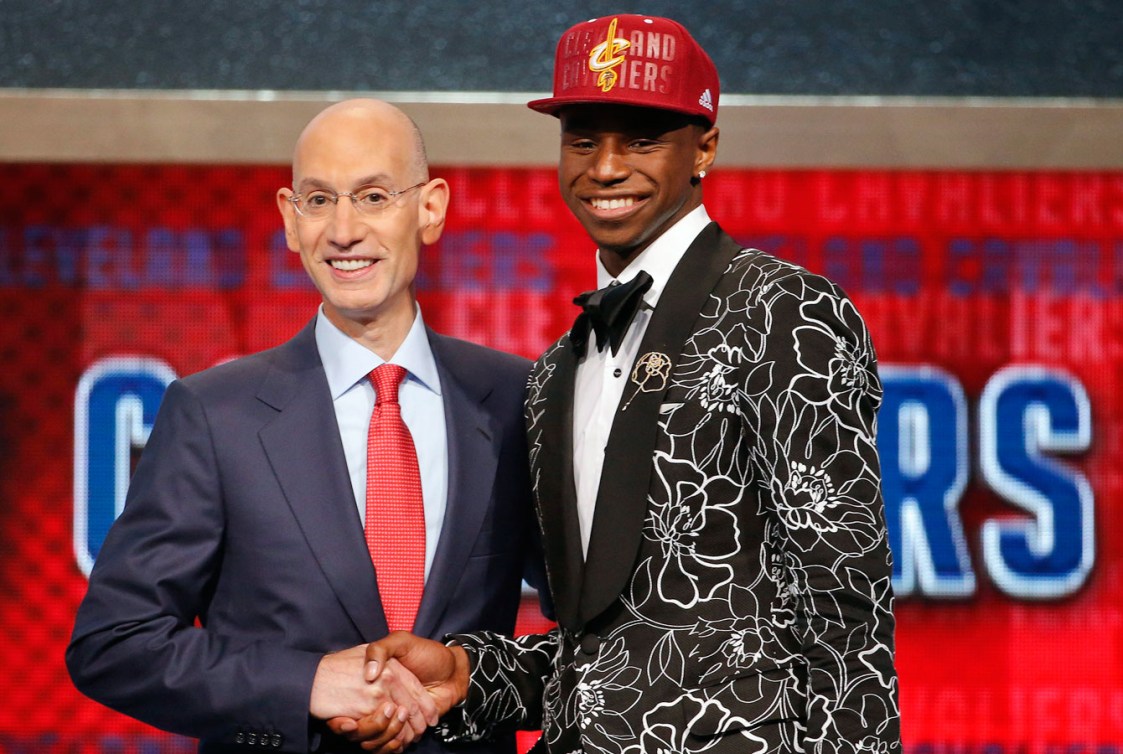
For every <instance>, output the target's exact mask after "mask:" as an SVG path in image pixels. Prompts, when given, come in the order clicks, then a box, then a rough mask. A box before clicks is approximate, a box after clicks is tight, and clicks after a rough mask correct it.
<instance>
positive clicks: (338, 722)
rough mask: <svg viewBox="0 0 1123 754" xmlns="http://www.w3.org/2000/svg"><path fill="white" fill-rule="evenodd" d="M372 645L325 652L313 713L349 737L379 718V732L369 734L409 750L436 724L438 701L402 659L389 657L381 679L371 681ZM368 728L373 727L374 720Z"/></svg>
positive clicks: (315, 687) (314, 689) (318, 670)
mask: <svg viewBox="0 0 1123 754" xmlns="http://www.w3.org/2000/svg"><path fill="white" fill-rule="evenodd" d="M366 646H367V645H362V644H360V645H359V646H356V647H351V648H350V649H345V650H342V651H340V652H333V653H331V654H327V655H324V657H323V659H321V660H320V664H319V666H318V667H317V668H316V677H315V679H314V680H313V682H312V697H311V701H310V703H309V712H310V714H311V715H312V717H315V718H317V719H319V720H328V721H330V722H329V727H330V728H331V729H332V730H334V731H335V732H336V733H341V734H343V735H348V734H349V733H350V732H351V730H353V729H355V728H357V727H358V721H360V720H368V721H375V720H377V721H378V726H377V727H378V734H377V735H374V734H371V735H368V736H365V737H364V738H365V739H373V738H378V739H379V740H381V741H383V742H385V741H397V742H398V743H399V744H400V746H399V747H398V748H404V746H405V745H406V744H408V743H410V742H411V741H412V740H413V739H415V738H417V737H419V736H420V735H421V734H422V733H423V732H424V731H425V729H426V727H428V726H431V725H436V723H437V718H438V714H439V713H438V709H437V704H436V702H435V700H434V699H433V698H432V696H431V694H430V693H428V690H427V689H426V688H425V687H424V686H422V685H421V683H420V682H418V680H417V678H416V677H415V676H414V675H413V674H412V673H410V672H409V671H408V670H406V669H405V668H403V667H402V666H401V665H399V664H398V662H397V661H396V660H393V659H389V658H388V659H387V660H386V665H387V667H386V672H384V673H382V674H380V677H379V678H378V679H376V680H374V681H367V680H365V679H364V671H365V662H366V657H367V653H366ZM367 727H373V726H372V725H371V723H368V726H367ZM349 737H350V736H349ZM389 750H397V749H393V748H391V749H389Z"/></svg>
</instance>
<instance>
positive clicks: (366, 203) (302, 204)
mask: <svg viewBox="0 0 1123 754" xmlns="http://www.w3.org/2000/svg"><path fill="white" fill-rule="evenodd" d="M426 183H427V181H422V182H421V183H416V184H414V185H413V186H410V187H409V188H404V189H402V190H401V191H387V190H386V189H384V188H376V187H371V188H365V189H359V190H358V191H344V192H341V193H338V194H337V193H335V192H334V191H328V190H327V189H316V190H315V191H309V192H308V193H306V194H293V195H292V196H290V197H289V201H290V202H292V205H293V206H294V207H296V211H297V212H298V213H299V214H300V216H301V217H307V218H308V219H310V220H322V219H324V218H325V217H327V216H328V215H330V214H331V213H332V212H334V211H335V207H336V205H337V204H338V203H339V200H340V198H342V197H344V196H345V197H347V198H348V199H350V200H351V204H353V205H354V206H355V211H356V212H358V213H359V214H360V215H366V216H368V217H370V216H373V215H377V214H378V213H379V212H381V211H382V210H384V209H386V208H387V207H389V206H390V205H391V204H393V203H394V200H395V199H397V198H398V197H399V196H401V195H402V194H404V193H406V192H407V191H413V190H414V189H416V188H421V187H422V186H424V185H425V184H426Z"/></svg>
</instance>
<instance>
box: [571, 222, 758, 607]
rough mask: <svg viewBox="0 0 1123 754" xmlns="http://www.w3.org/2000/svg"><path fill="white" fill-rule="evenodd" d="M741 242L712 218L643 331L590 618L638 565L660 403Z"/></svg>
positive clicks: (621, 418) (604, 514)
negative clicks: (649, 372) (647, 371)
mask: <svg viewBox="0 0 1123 754" xmlns="http://www.w3.org/2000/svg"><path fill="white" fill-rule="evenodd" d="M738 249H739V246H738V245H737V243H736V242H735V241H733V239H731V238H729V237H728V236H726V235H725V234H724V233H722V231H721V230H720V228H718V226H717V224H716V223H710V224H709V225H708V226H706V228H704V229H703V230H702V232H701V233H699V234H698V237H697V238H696V239H695V240H694V243H692V244H691V245H690V248H688V249H687V250H686V254H684V255H683V258H682V259H681V260H680V261H679V263H678V265H677V266H676V267H675V271H674V272H673V273H672V274H671V278H670V280H669V282H668V283H667V286H666V288H665V289H664V291H663V294H662V296H661V297H660V299H659V304H658V305H657V306H656V308H655V312H654V314H653V315H652V317H651V322H650V323H649V324H648V326H647V331H646V332H645V333H644V336H643V341H642V342H641V343H640V348H639V357H638V358H637V362H636V363H637V365H639V372H640V376H639V378H638V379H637V377H636V369H637V367H633V374H632V375H630V376H629V380H628V383H627V385H626V386H625V388H624V394H623V396H621V399H620V406H619V407H618V408H617V411H616V418H615V420H614V421H613V424H612V432H611V433H610V434H609V437H608V445H607V447H606V449H605V461H604V471H603V472H602V474H601V481H600V490H599V492H598V494H597V505H596V511H595V513H594V514H593V528H592V533H591V535H590V539H589V552H588V557H587V558H586V560H585V573H584V581H583V585H582V589H581V610H580V613H581V618H582V621H583V622H586V623H587V622H588V621H590V620H592V619H593V618H595V617H596V616H597V615H599V614H600V613H601V612H602V611H604V609H605V608H607V607H608V606H609V605H611V604H612V602H613V601H614V600H615V599H616V598H617V597H618V596H619V595H620V593H621V592H622V590H623V589H624V587H625V585H626V584H627V581H628V579H629V577H630V576H631V573H632V569H633V568H634V567H635V560H636V557H637V554H638V552H639V546H640V541H641V539H642V536H643V523H644V518H645V517H646V514H647V493H648V488H649V486H650V484H651V471H652V468H653V464H652V454H653V453H654V450H655V445H656V442H657V441H658V429H659V426H658V418H659V417H658V414H659V407H660V405H662V403H663V396H664V395H665V394H666V389H667V386H668V384H669V382H670V379H669V377H670V375H671V373H672V372H673V371H674V367H675V365H676V364H677V362H678V359H679V356H680V354H681V352H682V347H683V345H684V344H685V342H686V340H687V338H689V337H690V336H691V334H692V333H693V331H694V326H695V321H696V320H697V317H698V313H699V312H700V311H701V310H702V309H703V307H704V305H705V303H706V299H707V298H708V297H709V295H710V292H711V291H712V290H713V289H714V286H716V285H717V283H718V281H719V280H720V278H721V276H722V273H723V272H724V271H725V270H726V269H727V268H728V266H729V262H730V260H731V259H732V258H733V256H734V255H735V254H736V253H737V251H738ZM652 355H654V356H652ZM652 359H655V360H660V361H663V363H661V364H652V366H653V367H655V368H656V369H655V370H654V371H655V374H654V376H652V377H650V378H647V379H645V378H644V377H643V375H644V370H643V366H644V364H645V360H652ZM659 375H663V376H662V377H660V376H659ZM571 393H572V391H571Z"/></svg>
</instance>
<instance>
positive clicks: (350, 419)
mask: <svg viewBox="0 0 1123 754" xmlns="http://www.w3.org/2000/svg"><path fill="white" fill-rule="evenodd" d="M316 348H317V349H318V350H319V352H320V361H321V362H323V365H324V373H325V374H326V375H327V379H328V388H329V389H330V390H331V399H332V403H333V405H334V406H335V419H336V422H337V424H338V425H339V438H340V440H342V441H343V455H344V456H346V458H347V472H348V474H349V475H350V477H351V489H352V490H354V492H355V504H356V505H357V506H358V508H359V518H360V519H361V520H363V521H364V522H365V519H366V502H367V434H368V430H369V429H370V417H371V414H372V413H373V412H374V400H375V395H374V385H372V384H371V381H370V379H369V377H368V375H369V374H370V373H371V371H372V370H373V369H374V368H375V367H377V366H381V365H382V364H383V363H385V362H383V360H382V359H381V358H380V357H379V356H378V355H377V354H376V353H374V352H373V351H371V350H370V349H368V348H366V347H364V346H362V345H360V344H359V343H358V342H357V341H355V340H354V339H352V338H351V337H349V336H348V335H346V334H345V333H343V331H341V330H340V329H339V328H337V327H336V326H335V325H333V324H332V323H331V321H329V320H328V318H327V317H326V316H324V312H323V308H322V307H321V309H320V312H319V315H318V316H317V318H316ZM390 363H392V364H397V365H398V366H400V367H403V368H404V369H405V370H406V372H407V375H406V377H405V379H403V380H402V384H401V387H399V388H398V403H399V404H400V405H401V407H402V420H403V421H404V422H405V424H406V427H408V428H409V433H410V434H411V435H412V436H413V444H414V446H415V447H416V448H417V465H418V467H419V468H420V471H421V496H422V498H423V500H424V505H425V577H426V578H428V577H429V568H430V566H432V564H433V554H434V553H435V552H436V549H437V542H438V541H439V540H440V538H441V527H442V525H443V523H444V518H445V506H446V505H447V497H448V432H447V429H446V426H445V409H444V401H443V399H442V397H441V382H440V378H439V377H438V374H437V362H436V360H435V359H434V358H433V351H432V350H431V349H430V348H429V338H428V336H427V335H426V333H425V323H424V322H423V321H422V319H421V309H420V307H419V308H418V310H417V316H416V317H414V320H413V326H412V327H411V328H410V330H409V333H408V334H407V335H406V339H405V340H404V341H403V342H402V344H401V345H400V346H399V347H398V350H397V352H396V353H395V354H394V356H393V357H392V358H391V359H390Z"/></svg>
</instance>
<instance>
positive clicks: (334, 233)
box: [277, 100, 448, 355]
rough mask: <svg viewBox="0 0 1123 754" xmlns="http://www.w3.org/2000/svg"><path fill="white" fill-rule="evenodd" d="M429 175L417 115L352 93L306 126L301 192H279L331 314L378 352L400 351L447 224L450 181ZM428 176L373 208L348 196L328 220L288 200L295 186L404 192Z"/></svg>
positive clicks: (292, 238) (296, 175)
mask: <svg viewBox="0 0 1123 754" xmlns="http://www.w3.org/2000/svg"><path fill="white" fill-rule="evenodd" d="M427 178H428V175H427V167H426V165H425V159H424V152H423V148H422V147H421V144H420V137H419V136H418V135H417V133H416V130H415V128H414V126H413V124H412V122H411V121H410V120H409V119H408V118H407V117H406V116H405V115H404V114H403V113H402V112H401V111H399V110H398V109H397V108H394V107H393V106H391V105H388V104H386V103H384V102H378V101H375V100H352V101H349V102H342V103H339V104H337V105H333V106H332V107H329V108H328V109H327V110H325V111H324V112H322V113H320V115H318V116H316V118H314V119H313V120H312V122H311V123H309V124H308V127H307V128H305V130H304V132H303V133H302V134H301V136H300V140H299V141H298V142H297V146H296V151H295V153H294V156H293V187H294V189H293V190H290V189H288V188H282V189H280V190H279V191H278V192H277V206H278V207H279V208H280V210H281V214H282V216H283V217H284V221H285V238H286V241H287V242H288V247H289V249H290V250H291V251H293V252H295V253H298V254H300V261H301V263H302V264H303V265H304V269H305V270H306V271H307V273H308V276H309V277H310V278H311V279H312V282H313V284H315V286H316V288H317V290H319V292H320V295H321V296H322V297H323V303H324V313H325V315H326V316H327V317H328V319H329V320H330V321H331V322H332V323H333V324H335V325H336V327H338V328H339V329H341V330H342V331H343V332H345V333H347V334H348V335H351V336H352V337H354V338H357V339H360V340H363V341H364V342H365V344H366V345H368V347H371V348H373V350H375V351H376V352H379V353H380V355H381V354H382V353H383V352H387V351H388V352H389V353H390V354H392V353H393V351H394V350H396V349H397V346H398V344H400V343H401V340H402V339H404V337H405V335H406V333H408V332H409V328H410V326H411V325H412V323H413V318H414V295H413V279H414V277H415V275H416V273H417V264H418V257H419V253H420V249H421V246H422V245H424V244H431V243H434V242H435V241H436V240H437V239H438V238H440V234H441V230H442V229H443V227H444V220H445V210H446V207H447V203H448V185H447V184H446V183H445V182H444V181H443V180H440V179H436V180H432V181H427ZM425 181H427V182H425ZM420 182H425V183H424V185H423V186H421V187H420V188H419V189H415V190H412V191H406V192H405V193H403V194H402V195H400V196H397V197H394V198H393V199H392V200H391V201H390V202H389V205H388V206H387V207H386V208H385V209H383V210H381V211H380V212H378V213H377V214H371V215H363V214H360V213H359V212H358V210H357V209H356V208H355V207H354V205H353V204H352V203H351V201H350V199H348V198H347V197H340V198H339V201H338V203H337V204H336V205H335V206H334V207H331V211H330V212H329V213H328V214H327V216H325V217H322V218H309V217H304V216H302V215H300V214H299V213H298V212H297V211H296V208H295V207H294V206H293V204H292V202H291V201H290V198H291V197H292V196H293V194H294V193H296V194H300V195H302V196H303V195H307V194H308V193H309V192H312V191H326V192H329V193H335V194H338V193H345V192H360V191H362V190H363V189H369V188H380V189H384V190H387V191H400V190H402V189H405V188H408V187H410V186H413V185H414V184H417V183H420ZM376 346H377V347H376Z"/></svg>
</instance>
